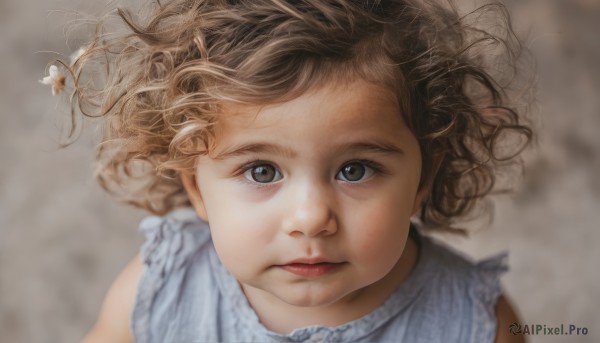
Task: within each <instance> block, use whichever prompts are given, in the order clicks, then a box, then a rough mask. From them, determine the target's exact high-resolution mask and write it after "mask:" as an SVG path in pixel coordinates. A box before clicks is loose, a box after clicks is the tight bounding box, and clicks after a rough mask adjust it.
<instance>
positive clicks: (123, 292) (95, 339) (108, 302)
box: [83, 255, 143, 343]
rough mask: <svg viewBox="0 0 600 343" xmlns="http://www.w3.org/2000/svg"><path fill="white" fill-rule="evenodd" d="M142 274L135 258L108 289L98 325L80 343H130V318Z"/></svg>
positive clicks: (140, 262) (137, 257) (131, 337)
mask: <svg viewBox="0 0 600 343" xmlns="http://www.w3.org/2000/svg"><path fill="white" fill-rule="evenodd" d="M142 270H143V263H142V260H141V258H140V256H139V255H137V256H135V257H134V258H133V259H132V260H131V262H129V264H128V265H127V266H126V267H125V269H123V271H122V272H121V273H120V274H119V276H117V278H116V280H115V281H114V282H113V284H112V285H111V287H110V289H109V290H108V293H107V294H106V297H105V298H104V302H103V303H102V309H101V310H100V315H99V317H98V321H97V322H96V324H95V325H94V327H93V328H92V329H91V330H90V332H89V333H88V334H87V336H86V337H85V338H84V339H83V343H104V342H115V343H133V336H132V334H131V330H130V322H131V319H130V315H131V311H132V309H133V302H134V300H135V295H136V293H137V286H138V283H139V280H140V276H141V274H142Z"/></svg>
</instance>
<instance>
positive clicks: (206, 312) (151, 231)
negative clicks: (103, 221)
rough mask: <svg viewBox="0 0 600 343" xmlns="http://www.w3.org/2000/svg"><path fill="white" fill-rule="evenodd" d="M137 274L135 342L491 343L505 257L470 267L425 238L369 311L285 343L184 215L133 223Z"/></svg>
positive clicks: (203, 232)
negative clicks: (398, 279)
mask: <svg viewBox="0 0 600 343" xmlns="http://www.w3.org/2000/svg"><path fill="white" fill-rule="evenodd" d="M140 230H141V231H142V232H143V233H144V234H145V236H146V242H145V243H144V245H143V246H142V249H141V255H142V258H143V260H144V263H145V268H144V271H143V274H142V278H141V281H140V284H139V288H138V293H137V296H136V300H135V304H134V308H133V312H132V317H131V319H132V322H131V325H132V331H133V335H134V337H135V340H136V342H138V343H196V342H408V343H420V342H423V343H425V342H427V343H431V342H444V343H450V342H460V343H469V342H472V343H487V342H493V341H494V339H495V336H496V318H495V311H494V306H495V303H496V301H497V298H498V296H499V294H500V285H499V276H500V275H501V274H502V273H503V272H505V271H506V270H507V267H506V258H507V255H506V253H502V254H500V255H497V256H495V257H492V258H489V259H487V260H484V261H482V262H479V263H473V262H471V261H469V260H468V259H466V258H465V257H462V256H461V255H460V254H459V253H457V252H455V251H453V250H451V249H450V248H448V247H446V246H445V245H443V244H441V243H438V242H437V241H435V240H434V239H432V238H429V237H427V236H423V235H420V234H419V233H417V231H416V230H413V231H412V232H411V234H413V235H414V237H416V240H417V242H418V243H419V246H420V249H419V258H418V262H417V264H416V266H415V268H414V269H413V272H412V273H411V274H410V275H409V277H408V278H407V279H406V281H405V282H404V283H403V284H402V285H400V287H398V289H397V290H396V291H395V292H394V293H393V294H392V295H391V296H390V297H389V298H388V300H387V301H386V302H385V303H384V304H383V305H382V306H381V307H379V308H377V309H376V310H374V311H373V312H371V313H369V314H367V315H365V316H364V317H362V318H359V319H356V320H354V321H352V322H349V323H346V324H344V325H340V326H336V327H326V326H309V327H304V328H299V329H296V330H294V331H292V332H291V333H289V334H286V335H283V334H279V333H275V332H272V331H270V330H269V329H267V328H266V327H264V326H263V325H262V324H261V323H260V321H259V319H258V317H257V315H256V313H255V312H254V311H253V310H252V308H251V307H250V306H249V304H248V302H247V300H246V298H245V296H244V294H243V292H242V290H241V288H240V287H239V285H238V283H237V281H236V280H235V279H234V278H233V276H232V275H231V274H230V273H229V272H228V271H227V270H226V269H225V268H224V267H223V265H222V264H221V263H220V261H219V258H218V256H217V254H216V252H215V249H214V247H213V244H212V241H211V236H210V231H209V228H208V224H207V223H206V222H204V221H202V220H201V219H199V218H198V217H197V216H196V214H195V212H194V211H193V210H192V209H190V208H181V209H177V210H174V211H173V212H171V213H169V214H167V215H166V216H164V217H158V216H151V217H147V218H145V219H144V220H143V221H142V222H141V224H140Z"/></svg>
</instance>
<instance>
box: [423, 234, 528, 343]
mask: <svg viewBox="0 0 600 343" xmlns="http://www.w3.org/2000/svg"><path fill="white" fill-rule="evenodd" d="M423 243H424V249H423V250H424V254H425V253H426V254H428V255H429V256H427V257H425V259H426V260H427V261H428V263H427V265H428V268H426V269H427V271H426V272H427V274H428V275H429V277H428V278H427V280H428V283H427V285H426V286H425V287H426V289H427V290H428V291H427V292H426V293H427V294H428V296H427V297H428V298H429V302H430V309H431V310H434V311H436V315H435V316H434V317H436V318H438V321H439V322H440V325H442V326H444V327H446V328H447V330H446V332H447V333H448V334H449V335H450V336H452V337H456V341H461V342H493V341H494V339H495V337H496V336H497V334H499V333H502V334H504V333H509V332H508V326H509V325H510V323H508V324H507V323H506V321H510V320H512V319H514V316H510V314H514V311H512V307H511V306H510V304H508V302H507V301H506V298H505V297H503V296H502V291H501V282H500V279H501V276H502V275H503V274H504V273H506V272H507V271H508V263H507V262H508V254H507V253H506V252H502V253H499V254H496V255H494V256H491V257H488V258H485V259H483V260H480V261H476V260H474V259H472V258H470V257H469V256H467V255H465V254H463V253H461V252H460V251H458V250H456V249H454V248H453V247H451V246H449V245H447V244H445V243H443V242H441V241H439V240H437V239H435V238H432V237H424V239H423ZM500 319H501V320H502V321H501V322H500ZM500 325H503V326H504V327H506V330H504V329H502V330H504V331H505V332H500V331H501V330H498V328H500ZM452 334H453V335H452ZM508 338H512V337H508ZM499 342H512V341H499ZM517 342H518V341H517Z"/></svg>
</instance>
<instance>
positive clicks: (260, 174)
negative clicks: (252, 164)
mask: <svg viewBox="0 0 600 343" xmlns="http://www.w3.org/2000/svg"><path fill="white" fill-rule="evenodd" d="M274 177H275V169H274V168H273V167H271V166H259V167H256V168H254V169H252V178H253V179H254V181H256V182H261V183H266V182H271V181H273V178H274Z"/></svg>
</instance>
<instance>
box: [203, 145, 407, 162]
mask: <svg viewBox="0 0 600 343" xmlns="http://www.w3.org/2000/svg"><path fill="white" fill-rule="evenodd" d="M338 150H342V151H362V152H373V153H379V154H385V155H403V154H404V151H403V150H402V149H400V148H399V147H397V146H395V145H394V144H391V143H387V142H377V141H368V142H353V143H350V144H345V145H342V146H341V147H339V148H338ZM260 153H268V154H269V153H270V154H275V155H280V156H284V157H288V158H294V157H296V156H297V153H296V151H294V150H293V149H291V148H289V147H285V146H280V145H276V144H269V143H260V142H259V143H247V144H240V145H237V146H234V147H232V148H230V149H227V150H225V151H223V152H221V153H218V154H217V155H216V156H214V157H212V158H213V159H215V160H224V159H228V158H232V157H239V156H243V155H247V154H260Z"/></svg>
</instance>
